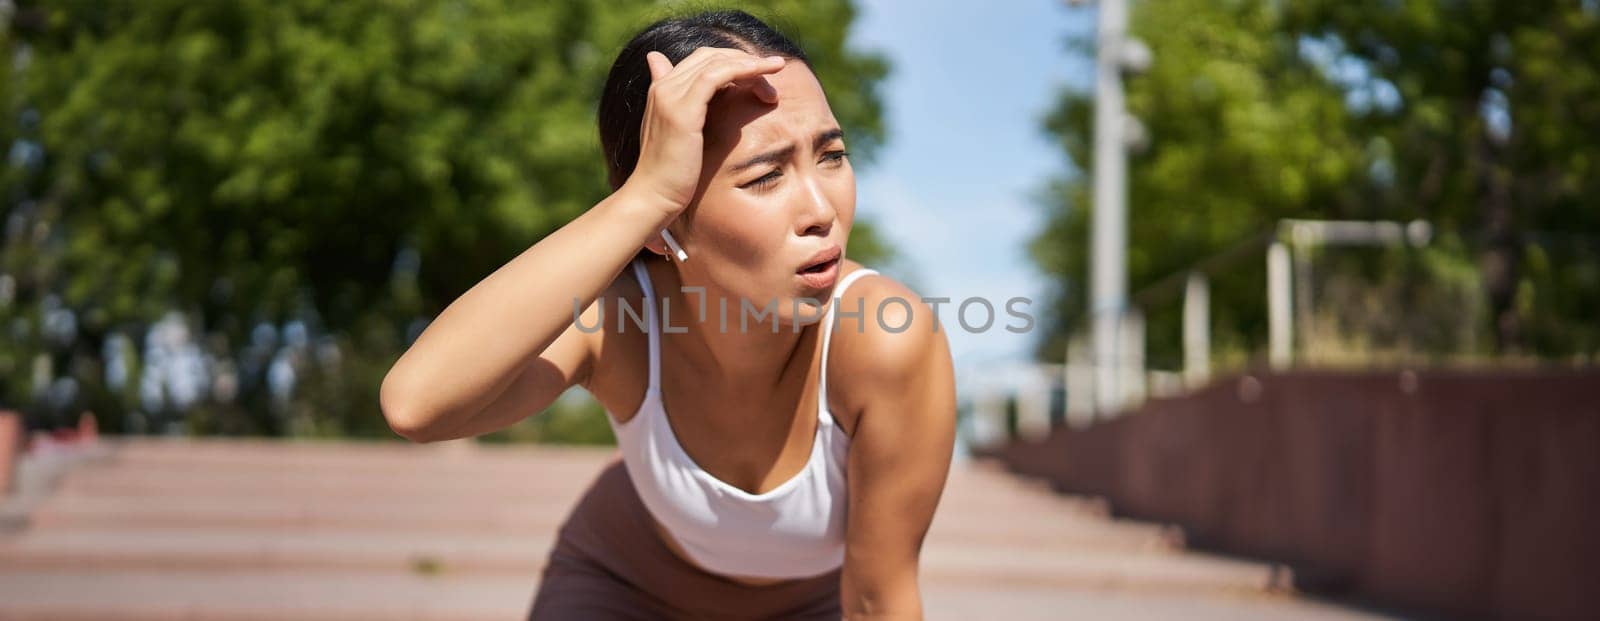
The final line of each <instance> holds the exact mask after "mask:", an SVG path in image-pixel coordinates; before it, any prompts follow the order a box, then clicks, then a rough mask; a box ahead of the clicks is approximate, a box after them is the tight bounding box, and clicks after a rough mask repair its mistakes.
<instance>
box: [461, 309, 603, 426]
mask: <svg viewBox="0 0 1600 621" xmlns="http://www.w3.org/2000/svg"><path fill="white" fill-rule="evenodd" d="M606 299H607V296H605V295H601V296H600V297H599V298H597V299H596V300H595V301H594V303H592V304H590V305H589V306H588V308H586V309H584V312H583V313H582V314H581V315H580V316H579V320H578V321H577V322H574V323H573V324H572V325H569V326H567V329H566V330H564V331H562V333H561V335H560V336H557V337H556V340H555V341H552V342H551V343H550V346H549V347H546V348H545V349H544V351H543V352H540V354H539V355H538V356H535V357H534V358H533V359H532V360H531V361H529V362H528V363H527V364H524V365H523V366H522V368H521V369H519V370H518V371H517V372H516V374H515V375H513V376H512V378H511V381H510V382H509V383H508V384H506V387H505V389H503V390H502V391H501V392H500V394H499V395H497V396H496V397H495V398H494V399H493V400H492V401H490V402H489V404H488V405H486V406H484V407H483V409H482V410H479V411H478V412H477V413H476V414H474V415H472V416H471V417H468V418H467V419H466V420H464V421H462V423H461V424H460V425H458V426H456V427H455V428H452V429H450V430H449V431H448V433H447V434H446V435H447V438H468V437H473V436H479V435H483V434H486V433H491V432H494V431H499V430H501V429H504V428H506V427H509V426H511V425H513V424H516V423H517V422H518V421H521V420H522V419H524V418H527V417H529V416H532V415H534V414H537V413H539V412H541V411H543V410H544V409H545V408H547V407H549V406H550V404H551V403H554V402H555V400H556V398H558V397H560V396H561V394H562V393H564V392H566V390H567V389H568V388H571V387H572V386H574V385H580V384H581V385H587V384H588V382H589V377H590V376H591V374H592V373H593V369H594V363H595V358H596V352H598V351H599V350H600V347H599V340H600V338H601V337H602V335H603V334H604V332H605V331H604V330H598V329H596V326H600V325H601V324H600V321H601V316H600V312H601V311H600V309H601V308H602V305H603V304H604V303H605V300H606ZM580 324H581V325H582V326H586V327H588V328H589V331H585V330H583V329H580V327H579V325H580Z"/></svg>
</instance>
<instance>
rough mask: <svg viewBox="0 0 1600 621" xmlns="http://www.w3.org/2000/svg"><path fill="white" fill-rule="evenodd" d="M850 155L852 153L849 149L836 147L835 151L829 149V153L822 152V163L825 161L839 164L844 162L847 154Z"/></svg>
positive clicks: (825, 162)
mask: <svg viewBox="0 0 1600 621" xmlns="http://www.w3.org/2000/svg"><path fill="white" fill-rule="evenodd" d="M848 155H850V153H849V152H848V151H845V150H843V149H835V150H833V151H828V152H827V153H823V154H822V163H824V164H839V163H842V162H844V158H845V157H846V156H848Z"/></svg>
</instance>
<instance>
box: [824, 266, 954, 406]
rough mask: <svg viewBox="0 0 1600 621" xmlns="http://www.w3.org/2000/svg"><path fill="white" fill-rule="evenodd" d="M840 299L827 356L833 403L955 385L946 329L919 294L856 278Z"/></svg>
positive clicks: (894, 283) (888, 281) (879, 277)
mask: <svg viewBox="0 0 1600 621" xmlns="http://www.w3.org/2000/svg"><path fill="white" fill-rule="evenodd" d="M838 295H839V299H838V300H837V301H836V303H837V304H839V307H838V309H837V310H835V311H834V313H835V314H836V315H838V318H837V321H836V323H835V324H834V328H833V329H834V333H833V340H832V344H831V345H830V347H831V349H832V351H830V353H829V358H830V360H829V363H830V366H832V367H834V368H835V369H837V371H831V372H830V373H829V376H830V382H835V384H831V385H830V389H833V388H834V387H835V386H837V391H838V392H837V393H836V394H837V397H836V398H838V399H841V400H843V401H845V403H847V404H850V405H851V406H852V407H854V406H858V405H860V404H863V403H866V402H867V401H868V400H870V399H871V398H872V397H873V396H874V395H876V394H878V393H881V392H883V391H901V390H906V389H908V388H914V387H917V386H923V387H929V386H930V385H932V387H937V388H941V389H943V388H946V387H944V386H939V385H940V384H945V383H951V382H953V378H951V377H950V375H951V370H950V367H951V361H950V347H949V342H948V340H947V339H946V338H945V331H944V327H943V326H942V325H940V323H939V318H938V316H937V314H936V313H935V312H934V309H933V308H932V307H931V306H929V305H928V303H926V302H924V301H923V297H922V296H921V295H919V294H918V293H917V292H915V291H913V290H912V289H911V288H910V287H908V286H906V285H905V284H904V283H902V282H900V281H898V280H896V279H894V278H892V277H890V276H887V275H883V274H868V275H866V276H863V277H860V278H859V279H858V280H857V281H855V282H854V283H852V284H851V286H850V288H849V289H847V290H845V291H844V292H843V293H841V294H838ZM858 312H859V314H857V313H858ZM949 388H950V389H953V386H952V387H949Z"/></svg>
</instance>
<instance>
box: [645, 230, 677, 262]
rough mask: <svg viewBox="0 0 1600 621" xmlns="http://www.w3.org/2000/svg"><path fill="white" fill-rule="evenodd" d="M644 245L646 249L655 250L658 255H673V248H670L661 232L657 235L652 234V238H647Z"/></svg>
mask: <svg viewBox="0 0 1600 621" xmlns="http://www.w3.org/2000/svg"><path fill="white" fill-rule="evenodd" d="M674 237H676V236H674ZM644 247H645V249H646V250H649V251H650V252H654V253H656V254H658V255H661V256H663V257H671V256H672V250H671V249H670V248H667V240H665V239H663V238H662V237H661V234H660V233H656V234H655V235H651V236H650V239H648V240H646V241H645V242H644Z"/></svg>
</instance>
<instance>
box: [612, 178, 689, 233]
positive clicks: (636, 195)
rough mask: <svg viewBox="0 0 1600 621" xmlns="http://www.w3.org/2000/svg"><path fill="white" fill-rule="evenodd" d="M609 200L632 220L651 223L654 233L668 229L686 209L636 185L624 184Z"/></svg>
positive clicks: (657, 193)
mask: <svg viewBox="0 0 1600 621" xmlns="http://www.w3.org/2000/svg"><path fill="white" fill-rule="evenodd" d="M609 200H610V201H611V202H612V203H613V204H614V206H615V207H616V209H617V210H619V211H622V212H625V213H627V214H628V215H629V217H630V219H636V221H639V222H649V223H651V228H650V231H651V232H652V233H653V232H655V231H656V230H658V229H662V228H666V226H667V225H668V224H670V223H671V222H672V221H673V220H674V219H677V217H678V214H680V213H683V208H684V206H683V205H680V204H678V203H677V201H674V200H671V199H669V198H667V197H665V196H662V195H661V193H660V192H655V191H652V190H650V189H649V188H645V187H641V186H640V185H638V184H635V183H624V184H622V187H621V188H618V189H617V191H616V192H613V193H612V194H611V198H610V199H609Z"/></svg>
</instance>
